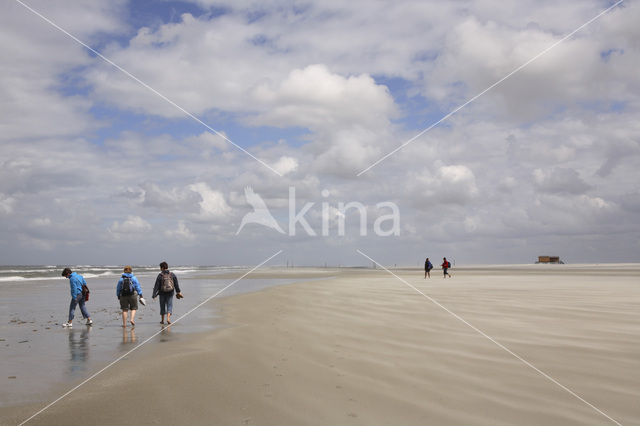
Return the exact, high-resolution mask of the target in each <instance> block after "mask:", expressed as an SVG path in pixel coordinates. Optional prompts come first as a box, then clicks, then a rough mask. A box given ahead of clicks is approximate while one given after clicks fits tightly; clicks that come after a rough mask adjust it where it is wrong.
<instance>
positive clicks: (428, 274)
mask: <svg viewBox="0 0 640 426" xmlns="http://www.w3.org/2000/svg"><path fill="white" fill-rule="evenodd" d="M432 269H433V264H432V263H431V261H430V260H429V258H428V257H427V260H425V261H424V279H425V280H426V279H427V277H429V278H431V270H432Z"/></svg>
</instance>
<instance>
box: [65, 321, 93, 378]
mask: <svg viewBox="0 0 640 426" xmlns="http://www.w3.org/2000/svg"><path fill="white" fill-rule="evenodd" d="M90 332H91V327H83V328H82V329H81V330H78V329H75V330H74V329H69V353H70V359H69V372H70V373H71V374H78V373H83V372H84V371H85V370H86V368H87V365H86V363H87V361H88V359H89V333H90Z"/></svg>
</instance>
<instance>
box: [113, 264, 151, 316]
mask: <svg viewBox="0 0 640 426" xmlns="http://www.w3.org/2000/svg"><path fill="white" fill-rule="evenodd" d="M116 296H117V297H118V300H119V301H120V309H122V327H126V326H127V314H128V313H129V311H130V312H131V320H130V322H131V327H135V326H136V311H137V310H138V297H140V303H142V304H143V305H144V304H145V301H144V298H143V297H142V288H141V287H140V283H139V282H138V278H136V277H135V275H133V269H132V268H131V266H125V267H124V273H123V274H122V276H121V277H120V280H118V285H117V286H116Z"/></svg>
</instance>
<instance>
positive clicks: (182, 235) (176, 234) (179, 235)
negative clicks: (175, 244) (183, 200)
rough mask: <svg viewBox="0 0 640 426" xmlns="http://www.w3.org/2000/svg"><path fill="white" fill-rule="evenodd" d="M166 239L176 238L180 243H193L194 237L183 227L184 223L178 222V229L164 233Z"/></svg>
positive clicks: (185, 226)
mask: <svg viewBox="0 0 640 426" xmlns="http://www.w3.org/2000/svg"><path fill="white" fill-rule="evenodd" d="M164 234H165V235H166V236H167V237H170V238H176V239H178V240H182V241H193V240H195V239H196V236H195V235H194V234H193V232H191V230H190V229H189V228H188V227H187V225H185V223H184V221H183V220H181V221H178V227H177V228H176V229H174V230H167V231H165V233H164Z"/></svg>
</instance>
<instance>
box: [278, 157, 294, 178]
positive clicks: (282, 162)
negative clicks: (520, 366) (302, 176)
mask: <svg viewBox="0 0 640 426" xmlns="http://www.w3.org/2000/svg"><path fill="white" fill-rule="evenodd" d="M273 168H274V169H275V170H276V171H277V172H278V173H280V174H281V175H282V176H285V175H288V174H289V173H291V172H295V171H296V170H298V160H296V159H295V158H293V157H289V156H286V155H283V156H282V157H280V159H279V160H278V162H277V163H275V164H274V165H273Z"/></svg>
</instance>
